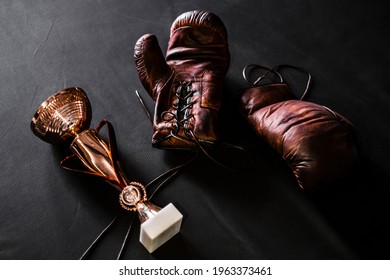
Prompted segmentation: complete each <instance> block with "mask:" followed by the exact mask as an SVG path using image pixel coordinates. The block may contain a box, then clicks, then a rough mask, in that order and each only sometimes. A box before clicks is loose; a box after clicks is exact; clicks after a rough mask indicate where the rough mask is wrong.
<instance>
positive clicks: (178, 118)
mask: <svg viewBox="0 0 390 280" xmlns="http://www.w3.org/2000/svg"><path fill="white" fill-rule="evenodd" d="M134 59H135V63H136V68H137V71H138V75H139V78H140V81H141V83H142V85H143V86H144V88H145V89H146V91H147V92H148V93H149V94H150V96H151V97H152V98H153V100H154V101H155V110H154V120H153V127H154V134H153V137H152V145H153V146H154V147H157V148H165V149H188V148H190V149H192V148H198V146H199V144H202V145H204V146H210V145H213V144H215V143H216V142H217V141H218V129H217V122H218V112H219V109H220V106H221V96H222V84H223V80H224V77H225V75H226V72H227V70H228V68H229V63H230V55H229V49H228V43H227V32H226V28H225V26H224V24H223V22H222V21H221V19H220V18H219V17H218V16H216V15H215V14H213V13H210V12H204V11H191V12H186V13H184V14H182V15H180V16H179V17H178V18H177V19H176V20H175V21H174V22H173V24H172V27H171V32H170V40H169V44H168V49H167V53H166V58H165V59H164V56H163V54H162V51H161V49H160V46H159V44H158V41H157V39H156V36H155V35H152V34H146V35H144V36H142V37H141V38H140V39H139V40H138V41H137V43H136V45H135V51H134Z"/></svg>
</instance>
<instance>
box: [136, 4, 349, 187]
mask: <svg viewBox="0 0 390 280" xmlns="http://www.w3.org/2000/svg"><path fill="white" fill-rule="evenodd" d="M134 58H135V62H136V68H137V71H138V74H139V78H140V81H141V83H142V85H143V86H144V88H145V89H146V91H147V92H148V93H149V95H150V96H151V97H152V98H153V100H154V101H155V111H154V118H153V127H154V134H153V137H152V145H153V146H154V147H157V148H164V149H196V148H199V147H201V148H202V150H204V148H205V147H206V148H207V147H212V146H214V145H215V144H216V143H217V142H218V140H219V139H218V138H219V137H218V127H217V123H218V112H219V110H220V107H221V99H222V91H223V89H222V85H223V80H224V78H225V75H226V73H227V71H228V68H229V62H230V61H229V60H230V54H229V49H228V43H227V32H226V28H225V26H224V24H223V22H222V21H221V19H220V18H219V17H218V16H216V15H215V14H213V13H210V12H204V11H191V12H187V13H184V14H182V15H180V16H179V17H178V18H177V19H176V20H175V21H174V22H173V24H172V27H171V31H170V40H169V43H168V48H167V53H166V57H165V58H164V56H163V54H162V51H161V49H160V47H159V44H158V41H157V39H156V37H155V36H154V35H152V34H146V35H144V36H142V37H141V38H140V39H139V40H138V41H137V43H136V45H135V52H134ZM270 73H271V74H272V73H273V74H275V75H277V76H278V77H279V78H282V77H281V75H280V73H279V72H278V71H277V70H276V69H271V70H269V71H268V72H267V74H270ZM265 76H267V75H265ZM309 78H310V76H309ZM239 107H240V109H241V112H242V115H243V116H244V117H245V118H246V119H247V120H248V122H249V124H250V125H251V126H252V127H253V129H254V131H255V132H256V133H257V134H258V135H259V136H260V137H261V138H263V139H264V140H265V141H266V142H267V143H269V144H270V145H271V146H272V147H273V148H274V149H275V150H276V151H277V152H278V153H279V154H280V155H281V156H282V157H283V158H284V159H285V160H286V162H287V163H288V164H289V166H290V167H291V169H292V171H293V173H294V175H295V177H296V179H297V181H298V183H299V185H300V186H301V187H302V188H304V189H314V188H315V187H317V186H321V185H324V184H327V183H329V182H331V181H332V180H333V179H334V178H337V177H338V176H339V175H341V174H343V173H344V172H345V171H346V170H348V169H349V168H351V166H353V165H354V163H355V161H356V149H355V141H354V137H353V135H354V131H353V128H352V124H351V123H350V122H349V121H348V120H346V119H345V118H344V117H342V116H341V115H339V114H338V113H336V112H334V111H332V110H330V109H328V108H326V107H324V106H321V105H318V104H314V103H311V102H306V101H302V100H298V99H297V98H296V97H295V96H294V94H293V93H292V92H291V90H290V89H289V87H288V86H287V84H286V83H284V82H283V80H282V79H281V81H280V82H277V83H271V84H268V85H257V84H254V85H252V87H251V88H249V89H247V90H244V91H243V92H242V93H241V99H240V102H239Z"/></svg>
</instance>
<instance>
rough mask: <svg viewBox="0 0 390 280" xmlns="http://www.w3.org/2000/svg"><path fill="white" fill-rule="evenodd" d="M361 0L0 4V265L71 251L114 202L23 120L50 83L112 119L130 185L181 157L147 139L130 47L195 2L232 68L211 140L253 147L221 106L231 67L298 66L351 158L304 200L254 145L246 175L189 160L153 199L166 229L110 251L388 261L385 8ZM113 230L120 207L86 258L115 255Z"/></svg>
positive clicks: (389, 99)
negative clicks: (174, 227)
mask: <svg viewBox="0 0 390 280" xmlns="http://www.w3.org/2000/svg"><path fill="white" fill-rule="evenodd" d="M374 2H375V1H374ZM374 2H373V1H370V2H367V1H353V2H348V4H346V3H342V2H340V1H338V2H337V1H234V0H229V1H223V2H222V1H145V0H143V1H120V0H113V1H77V0H69V1H27V0H25V1H21V0H5V1H2V3H1V9H0V117H1V122H0V132H1V133H0V141H1V143H0V145H1V146H0V147H1V148H0V149H1V157H0V166H1V168H0V172H1V175H0V258H1V259H77V258H79V257H80V256H81V255H82V253H83V252H84V250H85V249H86V248H87V247H88V246H89V244H90V243H91V242H92V240H93V239H94V238H95V237H96V236H97V235H98V233H99V232H100V231H101V230H102V229H103V228H104V227H105V226H106V225H107V223H108V222H109V221H110V220H111V219H112V217H113V216H114V215H115V213H116V212H117V210H118V203H117V199H118V196H117V195H118V194H117V193H116V191H115V190H114V189H113V188H111V187H110V186H108V185H107V184H105V183H104V182H101V181H98V180H97V179H93V178H90V177H87V176H84V175H78V174H73V173H71V172H68V171H65V170H63V169H62V168H61V167H60V165H59V161H60V160H61V159H62V158H63V157H64V155H65V154H66V153H65V151H64V149H63V148H61V147H53V146H51V145H49V144H47V143H44V142H42V141H41V140H39V139H38V138H36V137H35V136H34V135H33V133H32V132H31V131H30V127H29V126H30V120H31V117H32V116H33V114H34V113H35V111H36V109H37V108H38V106H39V105H40V104H41V102H43V101H44V100H45V99H46V98H47V97H48V96H50V95H51V94H53V93H54V92H57V91H59V90H61V89H63V88H66V87H71V86H79V87H82V88H83V89H84V90H85V91H86V92H87V94H88V96H89V99H90V101H91V104H92V108H93V120H92V126H95V125H97V123H98V122H99V121H100V120H101V119H103V118H107V119H109V120H110V121H111V122H112V123H113V125H114V127H115V129H116V133H117V140H118V146H119V150H120V157H121V159H122V160H121V161H122V164H123V165H124V168H125V170H126V172H127V174H128V176H129V177H130V178H131V179H133V180H136V181H141V182H144V183H146V182H149V181H150V180H152V179H153V178H154V177H156V176H157V175H159V174H161V173H162V172H163V171H165V170H167V169H169V168H171V167H172V166H175V165H176V164H178V163H181V162H183V161H185V160H186V159H187V158H189V157H190V156H191V154H190V153H188V152H181V151H162V150H157V149H153V148H152V147H151V142H150V141H151V134H152V129H151V126H150V123H149V120H148V119H147V118H146V115H145V113H144V111H143V110H142V108H141V106H140V104H139V102H138V100H137V98H136V95H135V94H134V91H135V90H136V89H138V90H139V91H140V92H141V95H142V96H143V97H144V98H145V100H146V103H147V105H148V107H149V108H150V109H151V110H152V109H153V104H152V102H151V100H150V98H148V97H147V95H146V93H145V91H144V90H143V88H142V86H141V84H140V82H139V81H138V77H137V73H136V71H135V65H134V61H133V58H132V56H133V48H134V44H135V42H136V41H137V39H138V38H139V37H140V36H142V35H143V34H145V33H154V34H156V35H157V37H158V39H159V42H160V45H161V47H162V48H163V50H166V46H167V42H168V39H169V28H170V25H171V23H172V22H173V20H174V19H175V18H176V17H177V16H178V15H180V14H181V13H183V12H186V11H189V10H194V9H203V10H210V11H212V12H214V13H216V14H217V15H219V16H220V17H221V18H222V20H223V21H224V23H225V25H226V27H227V30H228V36H229V45H230V52H231V67H230V69H229V72H228V76H227V79H226V83H225V100H224V102H225V104H224V105H225V107H224V108H223V118H222V119H221V128H222V132H223V136H224V139H225V140H226V141H228V142H233V143H252V142H253V141H255V140H256V137H255V136H254V135H253V134H252V133H251V132H250V130H249V129H248V127H247V126H246V124H245V123H244V122H243V121H242V120H241V119H240V117H239V115H238V113H237V111H235V109H236V108H235V106H236V103H235V102H236V100H235V99H234V96H235V94H236V92H237V90H239V89H241V88H244V87H246V86H247V85H246V83H245V82H244V80H243V79H242V76H241V71H242V68H243V67H244V66H245V65H247V64H250V63H260V64H263V65H268V66H273V65H276V64H281V63H282V64H284V63H289V64H297V65H302V66H304V67H305V68H306V69H308V70H309V71H310V72H311V73H312V75H313V77H314V83H313V87H312V90H311V92H310V95H309V97H308V100H309V101H312V102H316V103H319V104H322V105H326V106H328V107H330V108H332V109H333V110H335V111H337V112H339V113H340V114H342V115H344V116H345V117H347V118H348V119H349V120H350V121H351V122H352V123H354V125H355V127H356V130H357V132H358V134H359V136H360V139H361V161H362V162H361V166H360V169H359V170H356V172H355V173H354V174H352V175H351V176H349V177H348V178H347V180H345V181H343V182H340V183H339V184H338V185H335V186H330V187H329V189H327V190H326V191H324V192H322V193H318V194H307V193H305V192H303V191H301V190H300V189H299V187H298V185H297V183H296V182H295V181H294V178H293V176H292V174H291V173H290V172H291V171H290V170H289V169H288V167H287V166H286V164H285V163H284V162H283V160H282V159H280V158H279V157H278V155H277V154H276V153H275V152H274V151H273V150H271V149H270V148H268V147H267V146H266V145H264V144H261V145H258V146H257V147H256V148H253V149H252V150H251V154H252V155H253V156H254V157H255V162H256V166H255V170H253V171H252V172H249V173H236V172H231V171H227V170H225V169H223V168H221V167H219V166H216V165H215V164H214V163H212V162H210V161H209V160H208V159H206V158H200V159H198V160H197V161H196V162H195V163H194V164H193V165H191V167H189V168H187V169H186V170H185V171H184V172H183V173H181V174H180V175H179V176H178V177H177V178H175V179H174V180H173V181H172V182H171V183H170V184H169V185H168V186H167V187H165V188H164V189H163V190H162V191H161V192H159V193H158V194H157V195H156V196H155V198H154V202H155V203H156V204H158V205H161V206H163V205H166V204H167V203H169V202H173V203H174V204H175V205H176V206H177V207H178V208H179V209H180V210H181V211H182V212H183V213H184V216H185V218H184V223H183V227H182V231H181V234H180V235H178V236H176V237H175V238H174V239H173V240H172V241H170V242H169V243H167V244H166V245H164V246H163V247H161V248H160V249H159V250H157V251H156V252H155V253H153V254H148V253H147V251H146V250H145V249H144V248H143V247H142V245H141V244H140V243H139V242H138V233H139V226H138V223H136V224H135V225H134V227H133V230H132V232H131V238H130V242H129V244H128V245H127V247H126V251H125V253H124V256H123V257H124V258H128V259H382V258H385V259H388V258H389V257H390V253H389V252H390V250H389V249H390V239H389V236H390V219H389V210H390V209H389V208H390V206H389V205H390V204H389V199H390V190H389V183H388V182H389V179H390V166H389V163H388V156H389V155H390V148H389V142H390V141H389V140H390V133H389V129H388V124H389V123H390V113H389V107H390V106H389V105H390V92H389V77H388V64H389V62H390V55H389V52H388V51H389V49H390V43H389V36H388V30H387V28H386V27H387V26H389V24H388V20H387V18H388V15H387V11H386V9H384V8H383V7H382V5H381V4H380V1H378V2H379V3H378V4H375V3H374ZM288 81H289V82H290V84H291V85H292V87H294V86H295V87H297V91H299V90H300V86H302V87H303V86H304V78H302V77H301V76H299V77H297V78H294V77H292V76H291V78H290V80H288ZM228 155H230V154H228V153H226V156H228ZM232 156H233V155H232ZM233 161H234V160H233ZM127 226H128V217H126V215H123V216H122V217H121V218H120V220H119V222H118V223H117V224H116V226H115V227H114V228H113V229H112V230H111V231H110V233H109V234H107V235H106V237H105V239H104V240H103V242H102V243H101V244H100V245H101V246H99V247H98V248H97V249H96V250H95V251H94V252H93V253H92V255H91V258H95V259H112V258H115V257H116V254H117V253H118V250H119V248H120V245H121V242H122V238H123V237H124V235H125V233H126V230H127Z"/></svg>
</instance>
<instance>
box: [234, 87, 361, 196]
mask: <svg viewBox="0 0 390 280" xmlns="http://www.w3.org/2000/svg"><path fill="white" fill-rule="evenodd" d="M240 101H241V103H240V109H241V112H242V114H243V115H244V117H245V118H246V119H247V120H248V122H249V124H250V126H251V127H252V128H253V129H254V131H255V132H256V133H257V134H258V135H259V136H260V137H261V138H262V139H264V140H265V141H266V142H267V143H269V144H270V145H271V146H272V147H273V148H274V149H275V150H276V151H277V152H278V153H279V154H280V155H281V156H282V157H283V158H284V159H285V161H286V162H287V163H288V165H289V166H290V168H291V169H292V171H293V173H294V175H295V178H296V180H297V181H298V184H299V185H300V186H301V187H302V188H303V189H306V190H313V189H316V188H319V187H322V186H324V185H328V184H331V183H334V182H335V181H336V180H337V179H339V178H341V177H342V176H343V174H345V173H346V172H348V171H350V170H351V168H352V167H353V166H354V165H355V163H356V161H357V151H356V141H355V140H356V139H355V133H354V129H353V126H352V124H351V123H350V122H349V121H348V120H347V119H346V118H344V117H343V116H341V115H340V114H338V113H336V112H334V111H332V110H331V109H329V108H327V107H325V106H321V105H318V104H315V103H311V102H307V101H301V100H297V98H296V97H295V96H294V94H293V93H292V92H291V90H290V89H289V87H288V86H287V84H285V83H275V84H269V85H263V86H255V87H252V88H250V89H247V90H244V91H243V93H242V95H240Z"/></svg>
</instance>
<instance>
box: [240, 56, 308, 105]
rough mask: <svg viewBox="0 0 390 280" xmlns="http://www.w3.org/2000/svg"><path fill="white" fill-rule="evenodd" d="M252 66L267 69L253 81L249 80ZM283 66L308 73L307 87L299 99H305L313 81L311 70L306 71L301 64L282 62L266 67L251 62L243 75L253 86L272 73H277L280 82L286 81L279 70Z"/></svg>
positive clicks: (243, 71)
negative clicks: (249, 71)
mask: <svg viewBox="0 0 390 280" xmlns="http://www.w3.org/2000/svg"><path fill="white" fill-rule="evenodd" d="M251 68H252V69H253V68H262V69H265V70H267V71H266V72H265V73H264V74H263V75H261V76H260V77H258V78H257V79H256V80H255V81H254V82H253V83H252V82H251V81H250V80H249V77H248V70H249V69H251ZM281 68H293V69H296V70H298V71H300V72H303V73H306V74H307V82H306V87H305V90H304V91H303V94H302V96H301V97H300V98H299V100H303V99H304V98H305V97H306V94H307V93H308V92H309V89H310V86H311V82H312V77H311V74H310V72H308V71H306V70H305V69H304V68H302V67H300V66H296V65H290V64H280V65H277V66H275V67H273V68H269V67H266V66H263V65H259V64H249V65H247V66H245V67H244V69H243V70H242V75H243V77H244V79H245V81H247V82H248V83H250V84H251V85H252V87H255V86H257V85H258V84H259V83H260V82H261V81H262V80H264V79H269V77H268V75H269V74H270V73H273V74H276V75H277V76H278V78H279V80H280V83H284V80H283V77H282V75H281V74H280V73H279V72H278V70H279V69H281Z"/></svg>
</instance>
